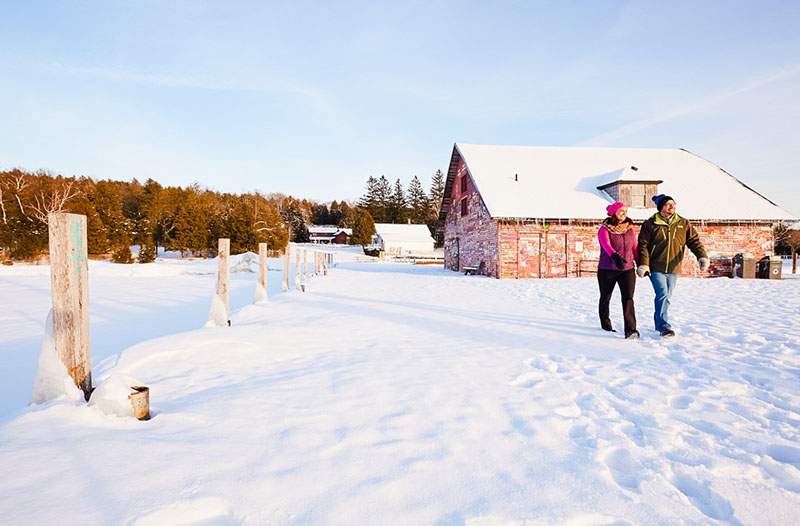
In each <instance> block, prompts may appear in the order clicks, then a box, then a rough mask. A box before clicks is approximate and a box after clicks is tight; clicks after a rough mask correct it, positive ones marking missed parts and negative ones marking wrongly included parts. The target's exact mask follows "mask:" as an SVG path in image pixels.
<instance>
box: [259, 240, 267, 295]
mask: <svg viewBox="0 0 800 526" xmlns="http://www.w3.org/2000/svg"><path fill="white" fill-rule="evenodd" d="M268 270H269V268H268V266H267V244H266V243H259V244H258V284H259V286H261V287H263V288H264V299H266V297H267V272H268Z"/></svg>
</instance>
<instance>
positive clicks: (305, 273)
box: [303, 249, 308, 281]
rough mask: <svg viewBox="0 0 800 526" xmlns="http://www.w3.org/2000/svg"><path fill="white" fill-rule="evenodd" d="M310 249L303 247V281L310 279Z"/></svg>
mask: <svg viewBox="0 0 800 526" xmlns="http://www.w3.org/2000/svg"><path fill="white" fill-rule="evenodd" d="M307 253H308V250H306V249H303V281H308V258H307V255H308V254H307Z"/></svg>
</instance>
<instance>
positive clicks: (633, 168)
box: [631, 166, 639, 172]
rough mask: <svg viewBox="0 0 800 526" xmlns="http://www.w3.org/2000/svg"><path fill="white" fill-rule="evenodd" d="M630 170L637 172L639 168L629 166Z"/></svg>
mask: <svg viewBox="0 0 800 526" xmlns="http://www.w3.org/2000/svg"><path fill="white" fill-rule="evenodd" d="M631 170H633V171H634V172H638V171H639V169H638V168H636V167H635V166H631Z"/></svg>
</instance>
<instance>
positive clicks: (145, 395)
mask: <svg viewBox="0 0 800 526" xmlns="http://www.w3.org/2000/svg"><path fill="white" fill-rule="evenodd" d="M131 389H133V390H134V391H136V392H135V393H131V394H130V395H128V398H130V400H131V405H132V406H133V416H135V417H136V418H138V419H139V420H150V388H149V387H144V386H141V385H134V386H132V387H131Z"/></svg>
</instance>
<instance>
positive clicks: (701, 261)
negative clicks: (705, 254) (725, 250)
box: [697, 258, 711, 272]
mask: <svg viewBox="0 0 800 526" xmlns="http://www.w3.org/2000/svg"><path fill="white" fill-rule="evenodd" d="M697 263H698V264H699V265H700V272H705V271H706V270H708V267H710V266H711V261H710V260H709V259H708V258H700V259H698V260H697Z"/></svg>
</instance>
